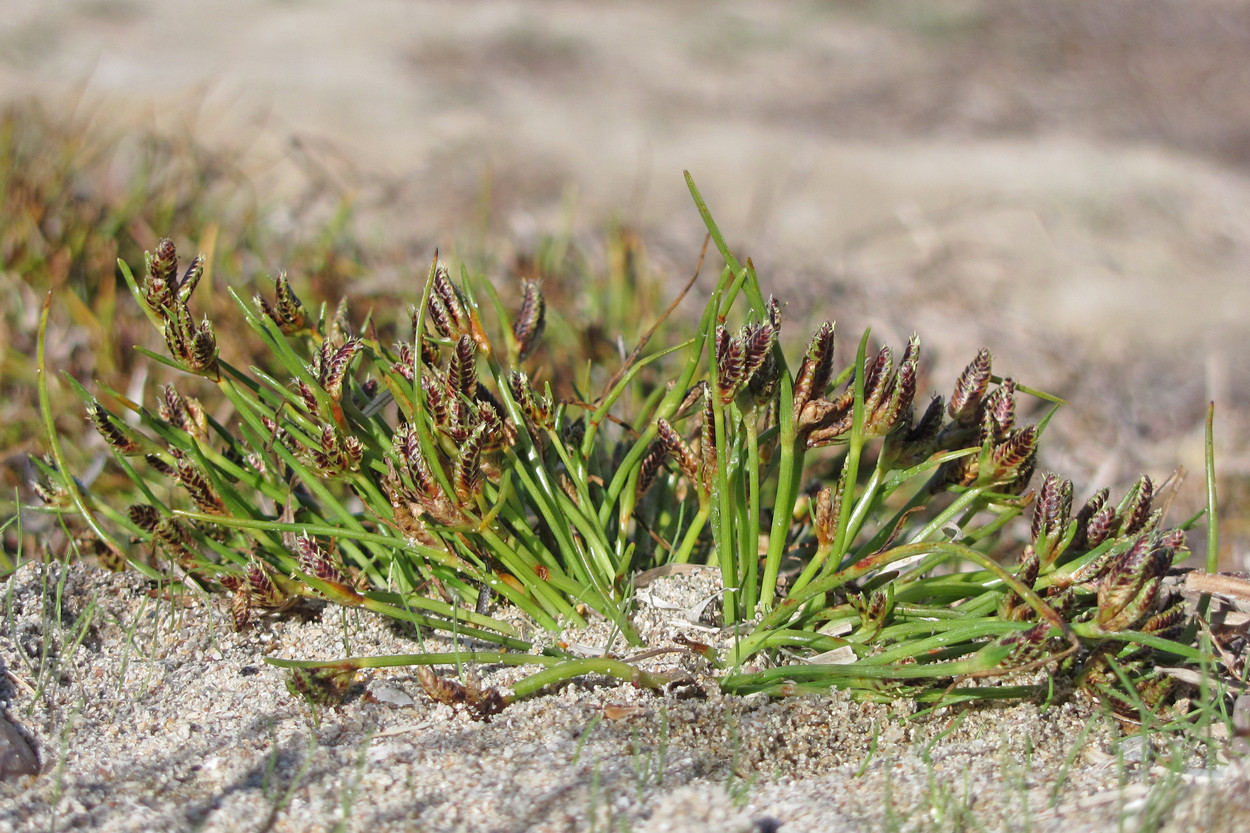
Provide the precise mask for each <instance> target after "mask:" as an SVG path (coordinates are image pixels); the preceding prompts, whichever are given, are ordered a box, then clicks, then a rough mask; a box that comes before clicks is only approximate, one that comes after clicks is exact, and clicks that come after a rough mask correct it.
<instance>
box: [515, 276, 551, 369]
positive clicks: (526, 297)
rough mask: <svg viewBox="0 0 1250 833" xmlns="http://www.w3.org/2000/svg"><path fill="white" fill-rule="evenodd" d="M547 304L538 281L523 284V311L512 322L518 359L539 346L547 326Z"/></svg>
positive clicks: (527, 280) (526, 281) (525, 281)
mask: <svg viewBox="0 0 1250 833" xmlns="http://www.w3.org/2000/svg"><path fill="white" fill-rule="evenodd" d="M546 311H547V304H546V301H544V300H543V293H542V287H541V285H540V284H539V282H538V281H536V280H529V279H526V280H524V281H522V282H521V309H520V310H519V311H518V312H517V316H516V320H514V321H513V322H512V336H513V338H515V339H516V343H517V358H519V359H524V358H526V357H527V356H528V355H529V354H530V353H531V352H532V351H533V349H534V347H535V346H536V345H537V344H538V339H539V337H540V336H541V335H542V333H543V328H544V327H545V326H546Z"/></svg>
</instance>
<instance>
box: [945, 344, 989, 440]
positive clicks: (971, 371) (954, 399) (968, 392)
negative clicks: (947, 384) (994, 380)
mask: <svg viewBox="0 0 1250 833" xmlns="http://www.w3.org/2000/svg"><path fill="white" fill-rule="evenodd" d="M990 363H991V358H990V351H989V350H986V349H985V348H982V349H981V352H979V353H977V355H976V358H974V359H973V360H972V361H971V362H970V363H969V364H968V366H967V367H965V368H964V370H963V373H961V374H960V375H959V379H958V381H956V382H955V392H954V393H953V394H951V401H950V404H949V405H948V406H947V413H949V414H950V416H951V419H953V420H954V421H955V424H956V425H960V426H968V425H975V424H976V422H977V417H978V416H979V414H980V410H981V401H982V399H983V398H984V397H985V391H986V388H987V387H988V386H989V383H990Z"/></svg>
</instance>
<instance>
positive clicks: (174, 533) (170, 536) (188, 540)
mask: <svg viewBox="0 0 1250 833" xmlns="http://www.w3.org/2000/svg"><path fill="white" fill-rule="evenodd" d="M152 537H153V538H155V539H156V541H157V542H158V543H159V544H160V546H161V549H162V550H164V551H165V554H166V555H167V556H168V557H169V558H170V559H171V560H172V561H174V562H176V563H177V564H178V565H179V566H181V567H182V568H183V569H184V570H185V569H192V568H194V567H195V562H196V554H195V552H194V550H193V547H194V546H195V538H193V537H192V535H191V532H190V531H189V530H188V529H187V528H186V526H185V525H184V524H183V523H182V522H181V521H179V520H178V519H177V518H161V519H160V520H159V521H157V523H156V526H155V527H154V528H153V529H152Z"/></svg>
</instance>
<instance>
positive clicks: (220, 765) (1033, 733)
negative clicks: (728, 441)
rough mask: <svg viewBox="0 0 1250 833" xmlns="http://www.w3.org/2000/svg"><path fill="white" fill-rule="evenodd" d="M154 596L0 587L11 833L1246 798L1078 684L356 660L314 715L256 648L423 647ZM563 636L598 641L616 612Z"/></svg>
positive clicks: (72, 585) (910, 824)
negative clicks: (504, 693) (928, 684)
mask: <svg viewBox="0 0 1250 833" xmlns="http://www.w3.org/2000/svg"><path fill="white" fill-rule="evenodd" d="M712 587H713V578H712V575H711V573H710V572H709V573H704V574H703V575H701V576H693V577H692V576H679V577H670V578H666V579H661V580H660V581H657V582H656V583H654V584H653V585H651V586H650V587H649V588H648V590H649V591H650V594H651V597H652V598H654V599H656V600H658V603H659V604H658V605H657V606H656V607H648V606H647V605H645V604H644V605H643V606H642V608H641V609H640V610H639V612H638V614H637V621H638V622H639V624H640V631H641V632H643V633H644V634H646V635H647V636H648V637H649V639H650V641H651V643H652V644H653V645H655V646H656V647H674V643H673V636H675V635H676V634H678V633H686V634H690V633H692V632H693V633H695V634H696V636H697V637H698V638H707V639H714V637H713V636H711V635H708V634H706V633H703V632H699V631H692V626H691V624H690V623H689V622H686V621H683V620H681V619H679V618H674V614H673V613H672V612H671V611H667V610H665V609H663V607H662V605H663V604H665V603H667V604H671V605H678V606H681V607H683V608H684V607H689V606H691V604H692V603H693V601H695V600H696V599H699V598H706V593H707V592H708V590H709V589H712ZM146 590H147V588H146V586H145V584H144V583H143V582H142V581H138V580H135V579H134V578H131V579H130V580H119V579H118V578H117V577H116V576H110V575H107V574H104V573H101V572H99V571H96V570H91V569H89V568H85V567H82V566H75V567H72V568H69V569H68V570H66V569H65V568H60V567H57V566H55V565H54V566H53V567H52V568H51V569H49V570H46V571H45V569H44V568H42V567H40V566H38V565H32V566H28V567H26V568H23V569H22V570H21V571H20V572H19V573H18V574H17V575H15V576H14V577H12V578H11V579H10V580H9V582H8V583H7V584H6V586H5V588H4V596H3V602H4V613H5V622H6V631H5V633H4V634H3V635H0V663H3V664H4V665H5V666H7V670H8V673H7V674H6V675H5V676H4V677H3V678H0V696H3V698H4V699H6V700H7V701H8V702H9V703H10V707H9V714H10V715H11V716H12V717H13V718H14V719H15V720H17V721H19V722H20V723H21V725H23V726H24V728H25V731H26V733H27V734H28V735H29V736H30V737H31V739H32V740H33V741H34V743H35V745H36V748H38V749H39V751H40V757H41V759H42V762H43V767H44V772H43V774H42V775H41V776H39V777H38V778H35V777H30V776H24V777H20V778H15V779H11V780H10V781H9V782H8V783H0V828H3V829H5V830H11V831H14V833H26V831H29V832H30V833H35V831H46V830H103V831H140V830H203V831H313V830H331V829H334V830H431V831H433V830H438V831H501V833H502V831H516V833H522V831H582V830H620V829H626V830H648V831H657V832H658V831H669V832H671V833H685V832H686V831H707V833H713V832H714V831H715V833H721V832H722V831H738V833H753V832H754V831H764V830H777V829H780V830H782V831H784V833H805V832H806V831H811V833H817V831H825V830H830V829H836V830H845V831H874V830H896V829H905V830H954V829H968V828H970V827H975V825H981V826H983V828H984V829H989V830H1002V831H1006V830H1034V831H1056V833H1059V831H1062V833H1075V832H1076V831H1100V830H1108V829H1115V828H1116V826H1117V824H1121V823H1122V824H1124V828H1123V829H1143V826H1145V825H1152V824H1157V823H1158V822H1160V821H1169V820H1170V821H1171V823H1172V824H1173V825H1175V826H1174V827H1171V828H1167V829H1176V830H1183V829H1187V828H1188V829H1193V828H1194V827H1197V828H1198V829H1203V830H1229V831H1232V830H1237V829H1242V828H1241V823H1242V822H1244V819H1245V817H1246V816H1245V815H1244V813H1245V811H1246V810H1248V809H1250V802H1248V801H1247V791H1248V789H1250V787H1248V785H1250V772H1247V771H1245V770H1244V769H1243V768H1242V764H1241V763H1239V762H1234V763H1230V764H1225V765H1222V766H1218V767H1216V768H1215V769H1203V768H1194V766H1195V765H1197V764H1200V763H1202V761H1201V760H1200V759H1194V760H1186V761H1177V762H1176V763H1175V764H1169V765H1167V766H1164V765H1162V764H1161V763H1160V762H1159V759H1157V758H1156V759H1152V760H1148V761H1146V762H1143V754H1142V753H1143V749H1142V745H1141V742H1140V739H1137V738H1128V739H1123V738H1119V736H1118V732H1117V731H1116V730H1115V729H1113V728H1112V725H1113V722H1112V721H1107V720H1105V719H1103V718H1101V717H1098V716H1093V717H1091V711H1090V704H1089V703H1087V702H1084V701H1082V700H1079V699H1077V700H1072V701H1069V702H1067V703H1064V704H1062V705H1058V706H1054V707H1052V708H1049V709H1040V708H1039V707H1038V706H1036V705H1021V706H1014V707H993V706H991V707H987V708H983V709H976V710H960V711H958V712H955V711H952V710H941V711H938V712H936V713H934V714H932V715H929V716H925V717H912V714H913V712H914V706H912V705H911V704H909V703H906V702H902V703H897V704H894V705H892V706H877V705H869V704H861V703H855V702H853V701H851V700H850V699H849V698H848V697H846V696H845V695H841V694H831V695H829V696H826V697H814V696H813V697H795V698H790V699H785V700H779V701H769V700H768V699H761V698H760V697H758V696H752V697H746V698H725V697H722V696H721V695H719V694H718V692H717V689H716V687H715V685H714V683H713V682H712V680H711V679H710V678H709V677H708V676H707V675H706V671H707V669H706V668H702V667H701V666H700V664H699V661H696V660H693V659H692V658H691V657H689V656H683V655H681V654H667V655H664V656H663V657H659V658H655V659H653V660H650V661H644V664H643V667H644V668H646V669H647V670H652V671H670V670H672V669H673V668H675V667H677V666H678V665H680V666H681V667H683V668H685V669H686V670H687V671H688V672H689V673H690V674H691V676H692V679H693V680H694V684H693V685H688V686H682V687H679V688H673V689H670V690H669V691H666V692H663V693H652V692H650V691H647V690H639V689H634V688H632V687H630V686H628V685H619V684H616V683H614V682H612V681H605V680H602V679H595V678H587V679H583V680H581V681H579V682H577V683H575V684H572V685H568V686H565V687H562V688H560V689H559V690H557V691H554V692H550V693H547V694H544V695H543V696H539V697H537V698H533V699H531V700H526V701H522V702H520V703H516V704H513V705H512V706H510V707H508V709H506V710H505V711H504V712H503V713H502V714H500V715H497V716H496V717H495V718H494V720H493V721H492V722H490V723H475V722H471V721H470V720H469V719H468V716H467V715H465V714H453V712H452V710H451V709H450V708H449V707H447V706H443V705H439V704H435V703H433V702H432V701H431V700H430V699H429V698H428V697H426V695H425V694H424V693H423V691H422V689H421V686H420V684H419V683H418V681H417V679H416V675H415V674H414V673H413V672H412V670H410V669H396V670H393V671H375V672H371V673H368V674H366V675H362V676H361V677H360V681H359V683H358V684H357V685H356V686H354V687H353V689H352V691H351V693H350V695H349V699H348V702H347V703H346V704H345V705H344V706H342V707H340V708H337V709H327V710H322V711H320V712H316V713H314V712H312V711H310V710H309V707H308V706H306V705H305V704H304V703H303V701H301V700H299V699H297V698H295V697H294V696H292V695H291V694H289V693H288V692H287V690H286V688H285V686H284V677H283V672H281V671H279V670H278V669H276V668H274V667H272V666H269V665H266V664H264V663H263V662H261V657H263V656H270V655H271V656H279V657H293V656H294V657H308V656H335V657H337V656H342V655H344V654H345V653H349V654H361V655H378V654H392V653H409V652H413V651H417V650H422V648H420V647H418V646H417V644H416V642H415V640H413V639H412V638H411V634H405V633H403V632H401V631H400V630H398V629H396V628H393V627H390V626H388V625H386V624H385V623H383V622H381V621H379V619H377V618H375V617H359V616H356V615H354V614H350V613H347V614H345V613H344V612H343V611H342V610H341V609H337V608H336V609H327V610H325V611H323V612H322V613H321V614H320V615H318V616H314V617H312V618H311V619H308V620H305V621H301V620H299V619H290V618H288V619H286V620H284V621H274V622H267V623H265V624H264V625H263V626H262V627H261V628H259V629H256V630H253V631H249V632H247V633H244V634H235V633H233V632H232V631H231V630H230V628H229V624H228V622H229V614H228V611H226V610H224V609H221V607H215V606H214V604H213V603H212V602H211V601H210V602H208V603H205V601H204V600H202V599H190V598H183V599H175V600H169V599H161V598H159V596H157V597H154V596H153V595H152V594H150V593H148V592H145V591H146ZM566 636H567V638H576V639H579V640H582V644H592V645H602V644H604V643H603V642H602V640H604V639H606V637H607V636H608V629H607V628H606V627H605V628H602V629H595V628H592V629H591V631H590V632H589V633H586V632H578V633H577V634H576V635H575V636H574V635H566ZM424 649H425V650H451V646H450V645H448V644H446V643H445V642H442V641H439V640H431V639H428V638H427V640H426V641H425V643H424ZM441 670H442V672H443V673H445V674H447V673H452V672H453V668H452V667H448V668H443V669H441ZM522 673H523V672H522V671H521V670H520V669H516V668H512V669H500V668H486V669H482V681H483V683H484V684H488V685H496V686H506V685H507V684H508V683H509V682H511V681H514V680H516V679H517V678H518V677H519V676H520V675H521V674H522ZM1235 761H1236V759H1235ZM1057 785H1062V786H1061V787H1059V786H1057ZM1151 829H1158V828H1155V827H1151Z"/></svg>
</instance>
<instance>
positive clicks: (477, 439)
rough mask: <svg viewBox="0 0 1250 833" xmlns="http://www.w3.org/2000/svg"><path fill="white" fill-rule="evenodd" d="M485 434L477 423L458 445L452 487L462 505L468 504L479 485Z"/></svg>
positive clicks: (482, 427)
mask: <svg viewBox="0 0 1250 833" xmlns="http://www.w3.org/2000/svg"><path fill="white" fill-rule="evenodd" d="M485 436H486V431H485V427H484V426H483V425H480V424H479V425H478V426H477V428H475V429H474V430H473V432H472V433H471V434H469V437H468V439H466V440H465V441H464V444H463V445H461V446H460V452H459V455H458V456H457V457H456V471H455V476H454V478H453V480H452V488H454V489H455V492H456V498H457V499H458V500H459V501H460V502H461V504H462V505H466V506H467V505H470V504H471V503H472V502H473V498H474V497H476V495H477V492H478V488H479V487H480V486H481V475H482V445H483V443H484V442H485Z"/></svg>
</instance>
